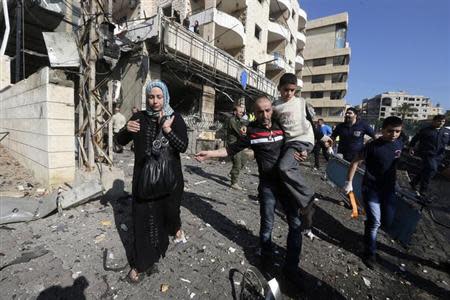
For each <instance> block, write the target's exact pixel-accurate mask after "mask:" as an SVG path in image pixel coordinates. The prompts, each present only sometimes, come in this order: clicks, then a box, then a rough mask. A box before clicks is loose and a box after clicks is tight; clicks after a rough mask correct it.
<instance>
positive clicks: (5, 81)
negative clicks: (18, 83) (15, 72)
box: [0, 55, 11, 91]
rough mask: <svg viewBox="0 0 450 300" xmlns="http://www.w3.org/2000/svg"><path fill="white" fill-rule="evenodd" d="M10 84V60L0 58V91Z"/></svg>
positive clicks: (3, 56)
mask: <svg viewBox="0 0 450 300" xmlns="http://www.w3.org/2000/svg"><path fill="white" fill-rule="evenodd" d="M10 84H11V59H10V57H9V56H6V55H2V56H0V91H1V90H2V89H4V88H5V87H7V86H9V85H10Z"/></svg>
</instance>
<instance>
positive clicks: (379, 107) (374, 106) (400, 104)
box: [361, 91, 443, 123]
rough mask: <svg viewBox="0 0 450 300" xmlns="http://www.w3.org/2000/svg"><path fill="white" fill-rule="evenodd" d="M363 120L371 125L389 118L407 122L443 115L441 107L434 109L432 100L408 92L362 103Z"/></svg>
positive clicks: (385, 95) (385, 94) (384, 95)
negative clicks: (397, 118)
mask: <svg viewBox="0 0 450 300" xmlns="http://www.w3.org/2000/svg"><path fill="white" fill-rule="evenodd" d="M361 110H362V114H361V116H362V118H364V119H365V120H367V121H368V122H370V123H374V122H376V121H377V120H382V119H384V118H386V117H389V116H399V117H401V118H403V119H406V120H414V121H420V120H426V119H428V118H429V117H430V116H434V115H437V114H441V113H442V112H443V110H442V108H441V107H433V105H432V103H431V100H430V98H428V97H426V96H420V95H411V94H409V93H407V92H404V91H400V92H385V93H381V94H379V95H376V96H374V97H372V98H370V99H364V100H363V101H362V109H361Z"/></svg>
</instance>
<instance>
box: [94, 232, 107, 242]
mask: <svg viewBox="0 0 450 300" xmlns="http://www.w3.org/2000/svg"><path fill="white" fill-rule="evenodd" d="M105 238H106V234H104V233H102V234H99V235H97V236H96V237H95V239H94V243H96V244H98V243H100V242H102V241H104V240H105Z"/></svg>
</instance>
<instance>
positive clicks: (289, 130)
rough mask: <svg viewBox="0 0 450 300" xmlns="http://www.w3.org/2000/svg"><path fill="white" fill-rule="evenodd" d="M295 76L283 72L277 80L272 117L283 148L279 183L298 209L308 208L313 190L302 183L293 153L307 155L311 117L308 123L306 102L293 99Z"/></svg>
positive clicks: (310, 135)
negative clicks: (278, 130) (278, 80)
mask: <svg viewBox="0 0 450 300" xmlns="http://www.w3.org/2000/svg"><path fill="white" fill-rule="evenodd" d="M296 89H297V77H296V76H295V74H292V73H285V74H283V76H281V78H280V83H279V85H278V90H279V91H280V98H279V99H278V100H277V101H275V102H274V114H275V119H277V120H278V121H279V123H280V125H281V128H282V129H283V131H284V137H285V145H284V147H283V152H282V154H281V157H280V162H279V171H280V177H281V182H282V184H283V185H284V186H285V187H286V189H287V190H288V191H289V193H290V194H291V195H292V197H293V198H294V199H295V200H296V202H297V205H298V208H300V209H303V208H305V207H307V206H308V204H309V203H310V202H311V200H312V196H313V195H314V191H313V190H312V189H311V188H310V187H309V186H308V185H307V184H306V182H305V179H304V177H303V175H302V172H301V168H300V165H299V163H298V162H297V161H296V160H295V158H294V153H295V152H304V151H306V152H311V150H312V149H313V146H314V132H313V127H312V123H311V121H312V120H311V118H309V119H310V120H308V117H307V116H308V114H309V112H308V111H307V107H306V101H305V99H303V98H298V97H295V91H296Z"/></svg>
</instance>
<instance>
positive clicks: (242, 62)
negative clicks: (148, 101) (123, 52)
mask: <svg viewBox="0 0 450 300" xmlns="http://www.w3.org/2000/svg"><path fill="white" fill-rule="evenodd" d="M124 3H125V4H124ZM127 3H128V1H116V2H114V3H113V5H114V6H113V20H114V22H115V23H118V24H120V23H123V24H126V25H127V26H128V27H127V26H123V28H125V29H127V28H128V29H129V28H130V24H133V23H134V21H133V19H135V20H138V21H136V22H137V23H136V27H137V28H142V27H143V26H144V27H145V25H142V24H141V25H139V24H138V23H139V22H142V21H139V19H140V18H143V17H147V18H151V20H149V21H147V24H161V33H160V34H159V37H158V38H156V39H151V38H149V36H148V35H147V38H146V39H147V40H146V43H145V46H146V50H144V53H143V56H147V57H148V60H149V65H150V68H151V69H152V70H151V72H150V75H149V76H148V77H147V78H144V79H143V80H142V82H141V81H136V80H135V78H136V76H134V75H133V74H135V73H136V72H135V71H133V72H132V73H130V74H129V76H125V77H124V76H122V91H124V90H129V91H139V88H138V87H136V86H135V85H141V86H142V87H144V86H145V82H146V81H147V80H150V79H162V80H165V81H166V82H167V83H168V85H169V89H170V91H171V93H172V95H173V97H172V99H174V100H173V101H174V105H175V106H176V107H177V110H178V111H179V112H180V113H182V114H183V115H185V116H186V119H188V126H189V127H190V128H194V129H195V131H198V133H193V136H192V137H191V140H192V141H193V142H194V143H195V140H196V139H199V140H202V141H204V140H214V139H215V132H216V130H217V125H220V124H217V121H218V120H219V121H220V120H221V119H223V117H224V113H226V112H230V111H231V109H232V105H233V103H234V102H236V101H239V102H241V103H246V106H247V107H248V108H249V107H250V105H251V103H252V101H253V98H254V96H255V95H257V94H261V93H265V94H268V95H270V96H273V97H275V96H277V94H278V92H277V89H276V87H277V83H278V80H279V78H280V77H281V75H282V74H283V73H285V72H291V73H296V72H299V71H301V68H302V67H303V55H302V51H303V48H304V45H305V41H306V38H305V34H304V28H305V24H306V18H307V17H306V13H305V12H304V11H303V10H302V9H301V8H300V7H299V4H298V2H297V1H295V0H265V1H260V0H229V1H228V0H227V1H217V0H190V1H188V0H172V1H170V0H142V1H140V2H139V3H137V5H136V6H135V7H134V8H131V7H130V6H127V5H126V4H127ZM177 14H179V20H180V22H179V23H178V22H177V21H176V19H177V17H176V15H177ZM153 16H159V17H160V20H157V19H154V17H153ZM186 18H187V19H189V24H190V26H189V27H188V28H186V27H185V26H184V25H182V24H183V21H184V20H185V19H186ZM196 23H198V26H199V28H198V29H199V30H198V32H199V33H198V34H195V33H194V32H193V31H194V30H193V25H194V24H196ZM133 26H134V25H133ZM153 26H154V25H153ZM154 27H156V26H154ZM128 32H131V30H128ZM132 40H133V38H132ZM158 43H159V45H161V46H158V45H157V44H158ZM155 50H156V51H155ZM138 67H139V65H138V66H136V70H138ZM141 73H142V72H139V74H141ZM243 80H244V81H245V82H246V84H242V81H243ZM128 81H129V82H131V83H132V84H133V85H134V86H133V87H132V88H130V85H129V84H128V83H127V82H128ZM298 82H299V84H300V85H301V84H302V81H301V80H299V81H298ZM245 85H246V86H245ZM133 93H134V94H136V92H133ZM123 94H125V95H126V94H127V93H123ZM141 99H143V98H141ZM127 101H128V100H127ZM132 101H134V103H133V105H137V104H138V103H139V102H138V101H140V99H139V100H138V99H137V98H136V97H134V99H132ZM124 105H125V106H133V105H129V104H127V103H124ZM122 107H124V106H123V105H122ZM192 146H193V148H195V147H196V145H195V144H194V145H192ZM193 151H195V150H193Z"/></svg>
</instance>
